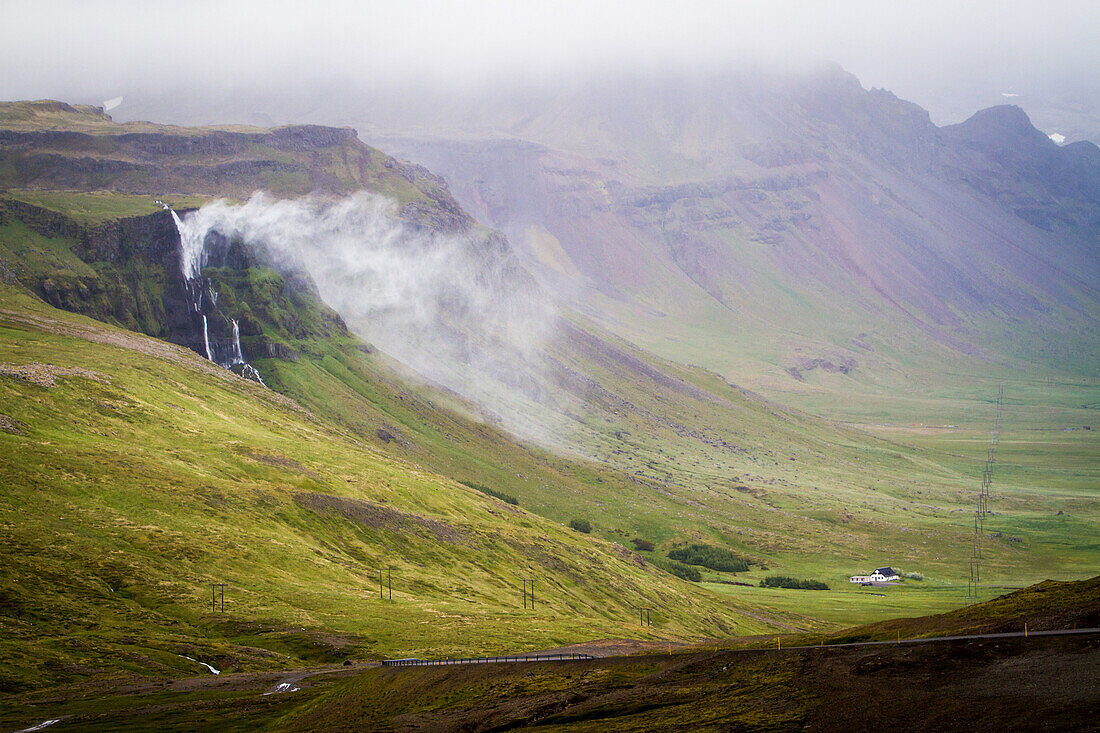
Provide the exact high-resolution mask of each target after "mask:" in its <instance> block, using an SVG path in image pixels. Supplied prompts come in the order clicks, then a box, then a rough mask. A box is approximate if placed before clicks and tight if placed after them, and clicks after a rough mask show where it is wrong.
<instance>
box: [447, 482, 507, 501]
mask: <svg viewBox="0 0 1100 733" xmlns="http://www.w3.org/2000/svg"><path fill="white" fill-rule="evenodd" d="M458 483H460V484H462V485H463V486H469V487H470V488H471V489H473V490H474V491H480V492H481V493H483V494H485V495H487V496H492V497H494V498H496V499H500V500H501V501H503V502H506V503H508V504H512V505H513V506H519V499H517V498H516V497H514V496H512V495H511V494H505V493H504V492H503V491H497V490H496V489H491V488H489V487H488V486H484V485H483V484H475V483H474V482H473V481H459V482H458Z"/></svg>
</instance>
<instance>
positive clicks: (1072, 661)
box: [25, 578, 1100, 731]
mask: <svg viewBox="0 0 1100 733" xmlns="http://www.w3.org/2000/svg"><path fill="white" fill-rule="evenodd" d="M1098 587H1100V578H1093V579H1091V580H1089V581H1083V582H1076V583H1056V582H1052V581H1048V582H1044V583H1042V584H1040V585H1038V586H1035V587H1031V588H1028V589H1026V590H1023V591H1020V592H1017V593H1014V594H1011V595H1009V596H1005V597H1002V598H998V599H996V600H993V601H990V602H987V603H983V604H979V605H975V606H972V607H970V608H968V609H965V610H964V611H957V612H953V613H949V614H944V615H941V616H934V617H927V618H920V619H910V620H905V621H902V622H898V623H895V624H893V625H890V626H887V625H875V626H870V627H861V628H856V629H848V630H846V631H845V632H844V633H843V634H842V635H838V636H836V637H834V638H832V639H830V640H829V641H832V642H842V641H850V640H854V639H893V638H894V634H895V633H896V632H897V631H898V630H901V631H902V632H903V636H905V637H906V638H912V637H914V636H923V635H933V634H934V635H946V634H959V633H974V632H979V633H981V632H990V631H993V632H996V631H1003V630H1020V629H1022V628H1023V624H1024V623H1025V622H1029V623H1030V628H1032V629H1038V628H1070V627H1071V625H1072V623H1074V620H1077V621H1081V622H1082V623H1081V625H1082V626H1083V625H1084V622H1089V623H1093V624H1095V622H1096V619H1097V613H1098V610H1100V605H1098V603H1100V594H1098ZM933 629H934V631H933ZM789 641H790V642H793V643H797V642H799V641H804V642H807V643H810V642H813V643H815V644H816V641H817V639H816V638H805V639H801V640H798V639H790V640H789ZM749 643H750V644H752V645H754V646H758V645H759V644H760V640H753V641H751V642H749ZM784 646H785V647H786V646H787V642H784ZM1095 653H1096V652H1095V646H1094V645H1093V646H1092V647H1091V649H1090V647H1089V646H1088V642H1082V641H1079V640H1069V641H1059V640H1044V639H1041V638H1039V639H1031V640H1026V641H1025V640H1022V639H1021V640H1016V641H1007V642H993V643H988V642H983V643H981V644H980V645H971V646H969V647H965V646H958V645H953V644H936V645H930V646H905V647H894V646H892V645H890V646H885V647H871V648H866V649H825V650H820V651H819V650H817V649H810V650H805V651H797V650H793V651H786V650H785V651H783V652H782V653H777V652H775V651H771V652H756V653H752V652H750V653H739V652H736V651H733V652H730V651H726V650H725V649H722V650H713V651H712V650H711V649H707V650H702V651H700V650H691V651H685V652H677V653H675V654H672V655H669V656H664V655H660V656H658V655H652V654H650V655H648V656H637V657H626V658H624V657H620V658H612V659H603V660H595V661H591V662H572V663H561V664H538V665H512V664H501V665H486V666H468V667H461V668H411V669H393V668H389V669H387V668H382V669H372V670H367V671H364V672H362V673H360V674H358V675H356V676H354V677H352V678H350V679H347V680H343V681H333V682H325V681H322V680H320V679H316V678H315V679H316V681H315V682H314V684H313V685H311V686H309V687H307V688H306V689H305V690H304V691H303V692H301V693H296V694H297V704H296V705H294V706H291V705H290V704H278V703H268V704H267V705H266V706H259V705H256V704H255V703H253V702H252V701H249V700H245V699H243V698H242V699H235V700H230V699H223V700H222V701H219V702H218V703H215V704H217V705H218V709H219V711H220V712H221V714H222V715H224V717H225V719H227V720H228V721H230V722H229V724H228V726H227V727H228V728H229V729H233V728H234V726H235V725H243V722H244V721H246V720H247V721H250V722H251V723H252V724H253V725H255V726H257V727H262V729H270V730H287V731H298V730H302V731H304V730H320V729H323V730H358V729H362V728H363V727H369V728H371V729H376V730H495V729H501V728H505V729H508V728H513V727H524V726H529V725H530V726H537V727H538V728H539V729H540V730H571V731H572V730H600V731H604V730H623V731H635V730H653V731H658V730H693V731H694V730H731V729H733V730H751V731H756V730H759V731H774V730H797V729H801V728H802V727H804V726H805V725H806V724H807V723H809V722H811V721H812V720H813V719H814V717H815V716H816V715H818V714H820V713H822V712H827V711H830V710H832V706H833V705H835V704H837V701H838V697H840V696H846V697H847V698H858V697H859V696H860V695H861V694H863V692H862V690H861V688H863V687H867V686H871V687H876V688H877V689H876V690H875V692H876V693H878V694H883V695H885V694H888V691H890V690H891V688H893V695H894V696H895V697H896V696H898V695H899V694H901V693H902V691H908V690H921V691H923V693H917V696H920V695H921V694H923V695H924V696H925V697H927V698H928V699H926V700H921V701H920V702H921V703H923V706H922V707H920V708H919V709H918V710H916V711H914V712H916V713H917V715H916V716H915V718H910V719H909V720H907V721H905V724H904V725H903V726H902V727H906V728H907V729H923V728H924V727H925V726H926V725H928V724H930V723H931V724H935V725H939V724H954V725H959V724H960V721H968V720H969V718H970V716H971V715H973V714H974V713H973V709H972V706H971V705H970V704H969V700H968V699H967V695H968V693H969V692H970V691H972V690H974V689H976V683H975V680H979V679H980V680H989V681H993V684H992V685H991V686H992V687H993V688H994V689H992V690H990V691H988V692H987V693H986V695H985V697H986V699H988V700H990V701H993V700H996V701H997V704H996V705H993V706H992V710H997V711H999V714H1000V715H1001V717H1002V718H1005V721H1002V722H1009V723H1013V721H1014V725H1016V726H1019V725H1020V724H1021V722H1025V724H1026V723H1027V722H1030V723H1032V724H1034V723H1035V722H1038V721H1040V720H1043V721H1044V722H1046V723H1047V724H1048V725H1049V724H1051V723H1054V724H1057V723H1058V721H1068V720H1074V721H1076V723H1074V724H1080V722H1081V721H1084V720H1088V717H1089V712H1088V711H1087V710H1082V711H1078V712H1071V711H1074V710H1075V707H1076V706H1075V705H1073V704H1069V705H1066V704H1064V702H1063V700H1062V699H1061V697H1062V696H1068V697H1070V698H1073V699H1074V701H1076V702H1077V703H1080V702H1082V701H1087V700H1089V699H1090V698H1091V697H1092V695H1091V694H1090V691H1091V685H1090V684H1089V679H1088V676H1087V675H1088V671H1087V670H1088V669H1089V665H1090V660H1094V658H1095ZM1012 668H1022V669H1023V670H1026V672H1027V673H1030V674H1027V673H1025V674H1024V675H1023V678H1022V679H1020V678H1018V677H1014V676H1013V675H1012V674H1011V673H1007V674H1006V669H1012ZM868 673H873V674H868ZM1036 677H1042V678H1043V679H1037V678H1036ZM899 678H900V679H899ZM1048 682H1053V686H1054V687H1056V688H1060V689H1059V690H1058V691H1057V693H1056V694H1057V695H1058V698H1057V699H1055V698H1052V697H1049V696H1048V693H1049V691H1048V690H1046V689H1044V688H1045V686H1046V685H1047V683H1048ZM1009 684H1011V685H1012V687H1011V688H1009V687H1008V685H1009ZM895 685H900V686H898V687H894V686H895ZM998 686H1000V689H997V688H998ZM833 688H840V694H839V695H838V690H837V689H833ZM848 688H852V689H853V691H852V692H849V693H847V694H846V695H845V694H844V693H843V692H842V691H843V690H844V689H848ZM855 690H859V692H855ZM910 694H912V693H910ZM1021 694H1022V695H1024V696H1025V697H1024V698H1019V697H1018V696H1020V695H1021ZM937 697H939V698H940V699H941V700H943V701H946V702H943V703H941V704H936V701H935V698H937ZM1014 698H1015V702H1014V701H1013V699H1014ZM1031 698H1034V699H1031ZM1043 698H1045V699H1043ZM166 701H167V700H166ZM152 702H153V700H150V699H146V700H142V701H141V704H144V705H150V704H151V703H152ZM855 702H858V701H857V700H853V699H848V700H846V701H845V703H844V704H852V703H855ZM136 703H137V701H135V703H132V704H136ZM1013 704H1015V705H1018V706H1022V709H1021V710H1017V711H1011V710H1010V708H1011V706H1012V705H1013ZM944 706H946V707H947V708H948V709H949V712H948V714H946V715H945V713H944V710H943V707H944ZM291 707H293V708H294V709H293V710H290V711H289V712H288V708H291ZM902 708H904V706H900V707H899V709H898V710H897V711H894V713H893V714H891V713H889V712H887V713H886V715H887V717H891V718H892V717H893V715H898V714H900V713H902V712H904V711H903V709H902ZM952 708H954V709H952ZM967 708H971V710H970V711H969V712H968V711H967ZM74 709H76V710H79V709H80V708H74ZM174 712H175V717H174V718H168V717H166V718H164V722H165V724H166V725H171V724H180V723H182V725H183V726H185V725H186V724H187V723H186V722H183V721H186V720H187V719H188V716H189V711H188V710H186V709H183V708H182V707H180V706H178V703H177V707H176V708H175V710H174ZM864 714H866V711H865V713H864ZM921 715H923V716H924V725H921V723H920V717H921ZM981 715H984V716H988V715H989V713H988V712H984V713H981ZM238 716H239V717H238ZM937 716H940V717H937ZM127 717H128V716H127V715H126V714H125V713H123V714H119V715H113V716H104V718H101V719H99V720H101V721H115V722H119V723H124V721H126V720H127ZM25 719H26V718H25ZM986 719H987V721H988V717H986ZM96 720H97V719H96V718H94V717H92V716H89V717H88V718H87V719H86V721H85V722H84V726H87V725H89V724H90V723H91V722H92V721H96ZM884 722H886V721H877V722H864V723H862V724H861V725H860V727H861V728H863V729H876V727H878V729H881V725H882V724H883V723H884ZM894 722H895V723H896V724H898V725H901V719H895V720H894ZM1074 724H1070V725H1068V727H1069V728H1072V727H1073V725H1074ZM857 725H859V724H858V723H857ZM122 727H125V726H124V725H123V726H122ZM833 727H835V725H834V726H833ZM846 727H847V726H846ZM74 729H81V725H80V723H79V722H78V723H76V724H75V725H74Z"/></svg>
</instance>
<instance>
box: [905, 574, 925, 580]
mask: <svg viewBox="0 0 1100 733" xmlns="http://www.w3.org/2000/svg"><path fill="white" fill-rule="evenodd" d="M901 577H903V578H905V579H906V580H924V575H923V574H922V573H904V574H903V575H902V576H901Z"/></svg>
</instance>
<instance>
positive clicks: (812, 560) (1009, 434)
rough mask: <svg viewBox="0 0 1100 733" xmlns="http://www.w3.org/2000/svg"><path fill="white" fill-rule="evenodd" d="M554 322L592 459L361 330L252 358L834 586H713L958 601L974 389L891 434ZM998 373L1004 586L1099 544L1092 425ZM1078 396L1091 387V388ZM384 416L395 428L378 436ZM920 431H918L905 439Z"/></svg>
mask: <svg viewBox="0 0 1100 733" xmlns="http://www.w3.org/2000/svg"><path fill="white" fill-rule="evenodd" d="M71 200H72V199H68V198H66V199H64V202H65V203H69V202H71ZM13 227H15V228H16V229H17V228H18V222H15V223H14V224H12V225H9V226H8V227H6V228H5V236H4V237H3V240H2V242H3V246H4V247H5V250H4V251H5V253H6V254H4V255H3V256H4V257H5V259H6V260H7V261H8V262H16V261H18V262H20V263H23V265H25V266H27V267H30V268H31V269H36V268H38V269H41V270H42V271H43V272H44V273H51V272H52V273H54V277H55V279H56V278H57V277H58V275H57V273H63V272H65V271H69V272H71V273H73V274H74V276H83V275H82V273H83V270H89V271H91V270H92V268H93V266H92V265H88V264H87V263H84V262H82V261H81V260H79V259H78V258H76V257H75V256H73V255H72V253H71V252H70V251H69V249H68V246H67V245H68V243H67V242H66V241H62V240H51V239H47V238H44V237H40V236H38V235H36V234H34V233H33V232H22V235H21V236H20V233H19V232H18V231H15V230H14V229H13ZM95 267H100V268H102V267H103V266H102V265H95ZM227 297H228V296H227ZM227 302H228V301H227ZM254 305H255V304H254ZM563 334H564V335H563V336H562V338H560V339H559V341H558V342H557V343H555V345H554V346H553V348H552V350H551V356H552V357H553V358H554V359H555V360H556V361H557V362H558V363H560V364H562V365H564V366H565V367H567V368H568V369H570V370H572V371H573V372H574V373H579V374H584V375H587V377H589V378H590V379H591V380H592V382H593V383H594V384H596V385H598V389H595V390H594V391H589V392H586V393H583V394H581V395H579V397H580V399H581V401H582V403H583V407H581V408H578V412H579V413H580V414H579V417H580V418H581V421H580V422H575V423H574V425H575V431H574V432H573V433H572V434H570V435H565V436H560V437H561V438H562V439H563V441H564V442H567V443H569V444H571V445H573V446H575V448H576V449H577V450H580V451H582V452H583V453H584V454H587V455H588V456H591V457H592V458H593V459H594V460H593V461H584V460H577V459H575V458H574V459H572V460H570V459H564V458H561V457H559V456H555V455H553V454H552V453H550V452H548V451H545V450H538V449H535V448H532V447H530V446H525V445H523V444H521V443H517V442H516V441H514V440H513V439H511V438H509V437H508V436H507V435H505V434H503V433H501V432H500V431H499V430H497V429H495V428H492V427H491V426H488V425H486V424H484V423H479V422H476V421H471V420H470V419H467V418H463V417H462V414H464V413H466V414H468V413H469V412H471V410H469V408H468V407H466V406H464V405H463V404H462V403H461V402H459V401H456V399H455V398H454V397H453V396H448V395H444V394H440V393H439V392H436V391H433V390H430V389H425V388H416V387H412V386H410V384H409V382H408V381H405V380H402V379H400V378H399V377H397V376H396V375H395V373H394V370H393V365H392V364H389V363H387V361H386V360H385V359H384V358H383V357H381V356H380V355H377V354H367V353H364V351H363V350H362V349H361V348H360V345H359V344H358V342H356V341H355V340H354V339H339V338H336V339H327V340H321V341H313V342H311V343H310V344H308V345H307V344H304V343H303V344H298V345H297V348H302V347H308V348H307V353H306V354H305V355H304V357H303V358H302V359H301V360H299V361H297V362H286V361H277V360H262V361H261V362H260V363H259V367H260V370H261V372H262V373H263V374H264V375H266V378H267V379H268V382H269V384H271V385H272V386H273V387H275V388H276V389H277V390H280V391H282V392H284V393H286V394H289V395H291V396H293V397H294V398H295V399H297V400H299V401H300V402H301V403H302V404H305V405H307V406H308V407H309V408H310V409H311V410H313V411H314V412H315V413H316V414H318V415H322V416H324V417H325V418H326V419H330V420H333V421H335V422H336V423H338V424H340V425H342V426H343V427H344V428H346V429H348V430H349V431H352V432H353V433H355V434H357V435H359V436H361V437H362V439H364V440H367V441H369V442H371V443H373V444H374V445H376V446H377V447H378V448H379V449H381V450H385V451H387V452H389V453H391V454H396V455H398V456H400V457H401V458H403V459H405V460H410V461H413V462H416V463H417V464H420V465H424V466H426V467H429V468H430V469H432V470H434V471H436V472H439V473H442V474H444V475H447V476H450V477H452V478H455V479H459V480H472V481H475V482H478V483H482V484H486V485H490V486H494V487H496V488H497V489H498V490H502V491H505V492H506V493H509V494H513V495H516V496H518V497H520V499H521V503H522V505H523V506H524V507H525V508H529V509H532V510H534V511H536V512H537V513H539V514H542V515H543V516H547V517H550V518H552V519H554V520H557V521H559V522H562V523H565V522H568V521H569V520H570V519H571V518H573V517H576V516H584V517H586V518H588V519H590V520H592V521H593V523H594V525H595V527H596V532H597V534H599V535H601V536H603V537H605V538H607V539H610V540H613V541H616V542H619V543H620V544H625V545H628V546H629V541H630V540H631V539H632V538H634V537H638V536H640V537H643V538H646V539H649V540H651V541H655V542H657V543H658V546H659V550H660V551H662V552H664V551H667V550H668V549H669V548H670V547H671V546H672V545H674V544H675V543H678V542H684V541H694V540H698V539H704V540H707V541H712V542H718V543H721V544H729V545H730V546H732V547H733V548H734V549H736V550H738V551H740V552H742V553H744V554H746V555H748V556H749V557H751V558H753V559H755V560H757V561H758V562H762V563H765V564H767V565H768V566H769V568H770V571H780V572H783V573H785V574H797V575H800V576H803V577H815V578H820V579H822V580H825V581H826V582H828V583H829V584H830V585H831V586H833V588H834V590H833V591H830V592H829V593H828V594H827V595H828V597H829V598H831V599H832V600H830V601H829V602H826V601H825V596H822V595H820V594H811V595H810V596H809V597H807V598H802V597H800V595H799V594H794V595H793V596H792V595H791V594H784V593H782V592H777V591H764V590H759V589H744V588H741V587H738V586H728V585H718V586H715V588H716V589H717V590H719V591H721V592H722V593H723V594H725V595H732V596H733V597H735V598H739V599H743V600H746V601H747V602H750V603H753V604H754V605H756V604H760V605H761V606H763V607H765V608H770V609H772V610H773V611H774V612H775V613H777V614H781V615H782V617H783V618H786V622H787V623H788V624H792V625H795V626H797V627H799V628H815V627H817V626H818V625H819V624H820V623H822V622H824V623H827V624H829V625H831V626H832V627H834V628H835V627H836V626H839V625H844V624H846V623H851V622H853V621H857V620H872V619H876V618H882V617H883V616H884V615H886V614H897V613H910V614H911V613H916V612H930V611H936V610H944V609H946V608H950V607H952V606H953V605H955V604H958V603H962V602H963V596H962V594H961V591H959V590H958V587H959V584H964V583H965V571H966V566H965V560H966V557H967V554H968V549H969V541H970V534H969V533H970V525H969V521H970V514H969V511H970V507H971V503H972V501H973V488H974V487H976V485H977V483H978V477H979V475H980V468H981V464H982V461H983V459H984V451H985V448H986V445H987V436H986V434H985V432H986V430H987V429H988V425H989V423H990V421H991V419H992V411H991V409H990V406H989V404H988V403H985V404H984V405H983V404H975V405H974V407H973V408H972V412H971V414H970V415H968V416H964V418H965V420H966V422H962V421H960V424H961V425H963V427H961V428H959V429H956V430H951V431H938V432H934V433H933V434H932V435H914V434H910V433H908V432H907V433H905V434H903V435H901V436H898V435H896V434H893V433H892V432H891V431H888V430H882V431H881V432H882V436H881V439H874V438H871V437H869V436H868V435H867V434H866V433H865V432H860V431H853V430H849V429H845V428H843V427H840V426H837V425H834V424H830V423H828V422H826V421H822V420H818V419H814V418H811V417H809V416H806V415H802V414H797V413H790V412H788V411H782V410H780V409H779V408H778V407H776V406H775V405H772V404H769V403H767V402H763V401H760V400H758V399H754V398H751V397H749V396H746V395H745V394H744V393H742V392H741V391H740V390H738V389H736V388H734V387H731V386H730V385H729V384H727V383H725V382H723V381H722V380H720V379H718V378H716V377H714V375H712V374H709V373H707V372H704V371H701V370H698V369H691V368H686V367H682V366H679V365H676V364H674V363H671V362H663V361H661V360H659V359H656V358H654V357H652V356H651V355H647V354H645V353H644V352H639V351H637V350H636V349H632V348H630V347H629V346H628V345H626V344H625V343H623V342H618V341H616V340H615V339H613V338H612V337H610V336H608V335H607V334H605V333H601V332H600V331H599V329H598V328H596V327H594V326H592V325H591V324H588V323H585V322H583V321H578V322H577V323H576V324H574V325H573V326H572V327H570V328H569V329H565V330H563ZM276 336H277V335H276ZM277 340H278V339H277ZM651 375H656V378H654V377H653V376H651ZM589 387H590V385H589ZM1011 390H1012V388H1011V386H1010V391H1009V392H1008V395H1009V401H1008V404H1009V407H1008V411H1007V413H1006V419H1005V425H1006V435H1005V438H1004V440H1003V441H1002V446H1001V449H1000V461H1001V463H1000V465H999V468H998V471H997V478H996V484H995V486H996V489H995V492H996V496H995V498H994V502H993V507H994V510H995V511H996V512H998V516H996V517H994V518H993V519H992V520H991V521H990V523H989V527H990V530H991V531H1000V532H1002V533H1003V535H1004V536H1005V537H1020V538H1021V539H1022V540H1023V541H1022V542H1010V541H1008V540H1007V539H1004V538H1001V539H999V540H997V541H994V542H992V543H991V544H990V548H989V549H990V563H989V565H988V566H987V573H986V577H987V578H988V579H989V580H990V582H991V583H993V584H994V585H998V586H1003V585H1019V584H1023V583H1027V582H1033V581H1034V580H1037V579H1038V578H1040V577H1043V576H1044V575H1054V576H1059V577H1074V576H1075V575H1078V574H1083V573H1086V572H1088V570H1089V569H1090V568H1091V567H1093V565H1094V558H1095V554H1096V550H1097V548H1096V547H1095V543H1094V542H1091V541H1090V540H1089V539H1088V538H1089V537H1090V534H1091V531H1092V530H1091V528H1092V527H1093V526H1095V522H1096V517H1097V511H1098V508H1097V505H1096V502H1095V500H1094V499H1093V497H1092V495H1091V493H1090V487H1094V486H1095V485H1096V481H1097V474H1096V467H1095V463H1094V461H1092V460H1091V459H1090V456H1091V455H1094V452H1095V450H1096V440H1097V437H1100V433H1097V432H1094V431H1083V430H1078V431H1074V432H1061V431H1052V430H1040V428H1042V427H1043V426H1044V424H1045V423H1046V422H1047V421H1048V420H1049V419H1052V418H1051V416H1050V415H1039V416H1034V415H1031V413H1029V412H1028V411H1027V410H1026V409H1025V408H1026V405H1025V404H1020V401H1019V400H1020V397H1018V395H1019V394H1020V393H1018V392H1014V391H1011ZM1022 396H1023V397H1024V398H1029V399H1037V398H1039V397H1041V395H1040V394H1036V393H1035V392H1032V393H1023V395H1022ZM1072 397H1073V398H1074V399H1080V400H1086V399H1088V395H1087V390H1084V391H1083V392H1082V393H1081V394H1079V395H1072ZM1073 409H1078V410H1079V409H1080V408H1074V407H1073V405H1072V401H1071V402H1068V403H1067V405H1066V406H1065V408H1064V410H1065V411H1066V412H1067V413H1070V414H1071V413H1072V411H1073ZM1056 414H1057V413H1056ZM1025 420H1028V421H1030V422H1024V421H1025ZM1021 428H1026V431H1025V433H1024V434H1023V435H1021V434H1020V433H1019V432H1018V431H1019V430H1020V429H1021ZM380 429H381V430H384V431H387V432H389V433H390V434H392V435H393V436H394V438H396V439H395V440H392V441H391V442H389V443H386V442H384V441H383V440H381V439H379V438H378V437H377V436H378V431H379V430H380ZM1037 437H1038V438H1041V441H1040V440H1036V438H1037ZM917 439H920V440H921V441H923V443H924V444H923V445H922V446H921V447H913V443H914V442H915V440H917ZM945 441H947V442H945ZM1040 448H1041V450H1040ZM1058 511H1063V512H1064V514H1062V515H1058V514H1057V512H1058ZM880 564H893V565H899V566H901V567H903V568H905V569H913V570H919V571H921V572H923V573H925V574H926V575H928V576H929V578H930V580H929V582H928V583H926V584H925V586H924V588H923V589H922V590H920V591H917V590H913V589H907V590H906V592H905V593H896V592H895V593H893V594H892V595H891V597H890V599H889V602H886V601H883V600H882V599H881V597H879V596H872V595H868V594H865V593H858V591H856V589H851V588H849V587H848V586H847V583H846V578H847V575H848V574H850V573H853V572H860V571H864V570H866V569H867V568H869V567H871V566H877V565H880ZM770 571H769V572H770ZM763 574H765V573H764V571H754V572H753V573H750V574H749V576H748V578H747V579H748V580H749V581H750V582H755V581H756V580H757V579H758V576H761V575H763ZM715 579H716V580H717V579H726V580H728V579H730V578H728V576H727V577H725V578H715ZM740 580H745V578H741V579H740ZM991 592H992V591H991Z"/></svg>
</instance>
